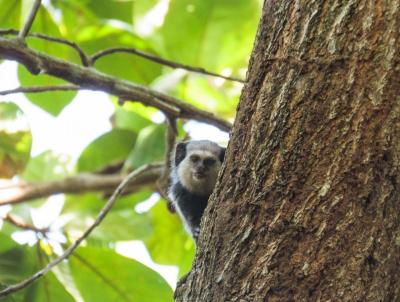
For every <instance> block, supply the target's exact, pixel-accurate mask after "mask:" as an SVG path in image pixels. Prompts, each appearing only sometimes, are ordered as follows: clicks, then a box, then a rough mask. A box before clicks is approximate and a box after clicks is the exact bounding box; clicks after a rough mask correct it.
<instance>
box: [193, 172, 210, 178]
mask: <svg viewBox="0 0 400 302" xmlns="http://www.w3.org/2000/svg"><path fill="white" fill-rule="evenodd" d="M206 176H207V174H206V173H205V172H201V171H196V172H194V173H193V177H194V179H196V180H203V179H204V178H206Z"/></svg>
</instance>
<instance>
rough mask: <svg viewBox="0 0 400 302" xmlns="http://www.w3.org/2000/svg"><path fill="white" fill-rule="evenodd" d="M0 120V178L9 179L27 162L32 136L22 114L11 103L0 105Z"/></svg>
mask: <svg viewBox="0 0 400 302" xmlns="http://www.w3.org/2000/svg"><path fill="white" fill-rule="evenodd" d="M0 120H1V121H2V123H1V124H0V178H2V177H3V178H11V177H13V176H14V175H15V174H17V173H20V172H21V171H22V170H23V169H24V168H25V166H26V164H27V162H28V160H29V154H30V151H31V145H32V134H31V132H30V129H29V125H28V121H27V119H26V117H25V115H24V113H23V112H22V111H21V110H20V109H19V107H18V106H17V105H15V104H13V103H0Z"/></svg>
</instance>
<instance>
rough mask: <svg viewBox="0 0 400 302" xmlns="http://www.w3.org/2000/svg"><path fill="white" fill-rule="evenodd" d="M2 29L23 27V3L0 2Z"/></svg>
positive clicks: (16, 1)
mask: <svg viewBox="0 0 400 302" xmlns="http://www.w3.org/2000/svg"><path fill="white" fill-rule="evenodd" d="M0 7H1V10H0V27H2V28H19V27H20V25H21V23H20V22H21V1H19V0H15V1H10V0H0Z"/></svg>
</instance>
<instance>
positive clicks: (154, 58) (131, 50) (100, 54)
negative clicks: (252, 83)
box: [90, 47, 245, 83]
mask: <svg viewBox="0 0 400 302" xmlns="http://www.w3.org/2000/svg"><path fill="white" fill-rule="evenodd" d="M116 52H125V53H131V54H135V55H138V56H140V57H143V58H146V59H148V60H150V61H153V62H156V63H159V64H162V65H165V66H169V67H171V68H180V69H185V70H189V71H193V72H196V73H201V74H205V75H209V76H213V77H218V78H222V79H225V80H229V81H235V82H239V83H244V82H245V81H244V80H242V79H239V78H235V77H228V76H224V75H221V74H217V73H215V72H211V71H207V70H205V69H204V68H202V67H195V66H189V65H185V64H182V63H178V62H174V61H170V60H167V59H164V58H161V57H158V56H155V55H152V54H149V53H146V52H143V51H141V50H138V49H135V48H130V47H115V48H108V49H104V50H100V51H99V52H97V53H95V54H94V55H92V56H91V58H90V61H91V64H92V65H94V63H95V62H96V61H97V60H98V59H100V58H101V57H104V56H106V55H109V54H113V53H116Z"/></svg>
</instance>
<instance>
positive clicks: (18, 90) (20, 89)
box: [0, 85, 80, 95]
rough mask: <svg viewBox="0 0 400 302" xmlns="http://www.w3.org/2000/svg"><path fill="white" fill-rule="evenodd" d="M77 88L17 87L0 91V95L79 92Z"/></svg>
mask: <svg viewBox="0 0 400 302" xmlns="http://www.w3.org/2000/svg"><path fill="white" fill-rule="evenodd" d="M79 88H80V87H79V86H76V85H54V86H32V87H17V88H14V89H10V90H3V91H0V95H7V94H13V93H21V92H22V93H38V92H47V91H67V90H79Z"/></svg>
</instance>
